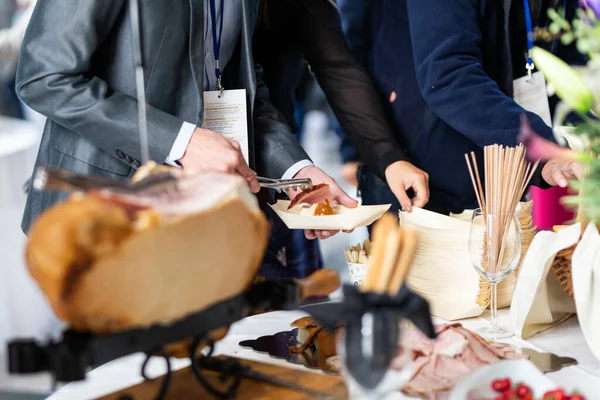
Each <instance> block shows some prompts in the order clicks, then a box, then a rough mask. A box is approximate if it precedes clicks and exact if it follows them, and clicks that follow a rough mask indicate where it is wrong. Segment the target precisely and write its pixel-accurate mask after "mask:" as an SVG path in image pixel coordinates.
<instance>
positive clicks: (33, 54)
mask: <svg viewBox="0 0 600 400" xmlns="http://www.w3.org/2000/svg"><path fill="white" fill-rule="evenodd" d="M126 4H127V3H126V1H125V0H102V1H97V0H44V1H41V2H39V3H38V5H37V7H36V9H35V10H34V12H33V15H32V18H31V24H30V27H29V29H28V30H27V33H26V34H25V40H24V42H23V46H22V49H21V55H20V59H19V66H18V70H17V91H18V94H19V96H20V97H21V99H22V100H23V101H24V102H25V103H26V104H27V105H29V106H30V107H31V108H33V109H34V110H36V111H37V112H39V113H40V114H43V115H45V116H47V117H48V118H50V119H52V120H53V121H55V122H56V123H58V124H60V125H62V126H64V127H66V128H67V129H70V130H72V131H73V132H76V133H78V134H80V135H82V136H84V137H85V138H86V139H88V140H89V141H91V142H92V143H93V144H94V145H95V146H97V147H98V148H100V149H102V150H104V151H106V152H107V153H108V154H111V155H113V156H115V159H119V158H117V156H116V154H117V150H119V151H120V152H122V153H125V154H127V155H129V156H130V157H131V158H133V159H137V160H140V159H141V150H140V139H139V133H138V124H137V100H136V99H135V98H134V97H132V96H129V95H127V94H125V93H122V92H119V91H115V90H113V89H112V88H110V87H109V86H108V85H107V83H106V82H105V81H103V80H101V79H99V78H97V77H94V76H90V75H89V74H88V73H89V71H90V67H91V66H90V63H91V59H92V56H93V54H94V52H95V50H96V49H97V47H98V46H99V45H100V44H101V43H102V42H104V41H105V40H106V38H107V37H108V35H110V34H111V33H112V32H113V29H112V28H113V26H114V24H115V22H116V20H117V17H118V16H119V15H120V14H121V13H122V12H124V10H123V7H125V5H126ZM67 16H68V17H67ZM132 62H133V61H132ZM184 122H185V121H183V120H181V119H180V118H177V117H175V116H173V115H170V114H168V113H166V112H163V111H161V110H159V109H157V108H154V107H152V106H148V107H147V123H148V144H149V154H150V159H151V160H154V161H156V162H158V163H161V164H162V163H163V162H165V161H166V160H167V158H168V156H169V153H170V152H171V149H172V147H173V143H174V142H175V139H176V137H177V135H178V134H179V133H180V131H185V128H184ZM188 131H189V129H188Z"/></svg>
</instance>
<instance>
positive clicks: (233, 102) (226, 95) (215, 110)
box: [202, 89, 249, 163]
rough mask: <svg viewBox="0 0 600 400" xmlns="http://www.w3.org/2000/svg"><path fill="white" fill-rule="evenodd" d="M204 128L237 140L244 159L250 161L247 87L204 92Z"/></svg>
mask: <svg viewBox="0 0 600 400" xmlns="http://www.w3.org/2000/svg"><path fill="white" fill-rule="evenodd" d="M202 128H204V129H210V130H211V131H215V132H217V133H220V134H221V135H223V136H225V137H226V138H228V139H232V140H235V141H237V142H238V143H239V144H240V146H241V148H242V154H243V155H244V160H246V163H248V162H249V157H248V116H247V109H246V89H237V90H224V91H223V92H221V91H219V90H216V91H210V92H204V119H203V121H202Z"/></svg>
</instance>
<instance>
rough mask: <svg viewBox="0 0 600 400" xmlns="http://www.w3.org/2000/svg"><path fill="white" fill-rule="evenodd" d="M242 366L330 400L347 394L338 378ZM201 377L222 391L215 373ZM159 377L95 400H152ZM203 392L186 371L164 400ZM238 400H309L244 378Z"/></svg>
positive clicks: (178, 374) (251, 363)
mask: <svg viewBox="0 0 600 400" xmlns="http://www.w3.org/2000/svg"><path fill="white" fill-rule="evenodd" d="M240 361H241V362H242V363H243V364H244V365H248V366H250V367H252V369H253V370H255V371H257V372H262V373H265V374H268V375H270V376H273V377H277V378H280V379H284V380H286V381H288V382H296V383H298V384H300V385H302V386H306V387H309V388H311V389H313V390H317V391H319V392H323V393H327V394H328V395H330V396H332V398H333V399H340V400H342V399H344V400H345V399H347V398H348V392H347V390H346V386H345V384H344V381H343V379H342V378H340V377H338V376H331V375H324V374H317V373H313V372H309V371H302V370H297V369H291V368H283V367H279V366H275V365H270V364H264V363H259V362H255V361H246V360H240ZM203 374H204V376H206V378H207V379H208V380H209V381H210V382H211V383H212V384H213V385H214V386H215V387H218V388H222V387H223V386H222V384H221V383H220V382H219V378H218V374H217V373H214V372H211V371H203ZM161 379H162V377H160V378H158V379H156V380H153V381H147V382H143V383H140V384H139V385H136V386H132V387H129V388H127V389H123V390H121V391H119V392H116V393H113V394H110V395H108V396H105V397H102V398H100V399H98V400H120V399H128V400H145V399H153V398H155V397H156V395H157V394H158V390H159V388H160V384H161V382H162V381H161ZM212 398H214V397H213V396H212V395H210V394H209V393H208V392H207V391H206V389H204V387H203V386H202V385H201V384H200V383H199V382H198V381H197V380H196V378H195V377H194V375H193V374H192V370H191V369H190V368H184V369H181V370H178V371H174V372H173V373H172V377H171V384H170V387H169V390H168V392H167V395H166V397H165V400H175V399H212ZM237 398H239V399H258V400H260V399H286V400H308V399H312V398H313V397H312V396H311V395H309V394H307V393H304V392H299V391H295V390H291V389H287V388H283V387H280V386H274V385H271V384H268V383H265V382H262V381H255V380H250V379H244V380H243V381H242V383H241V384H240V387H239V389H238V396H237Z"/></svg>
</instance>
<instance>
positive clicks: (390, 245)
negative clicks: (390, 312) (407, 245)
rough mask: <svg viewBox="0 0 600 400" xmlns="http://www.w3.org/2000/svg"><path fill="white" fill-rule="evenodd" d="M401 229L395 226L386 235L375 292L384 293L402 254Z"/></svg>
mask: <svg viewBox="0 0 600 400" xmlns="http://www.w3.org/2000/svg"><path fill="white" fill-rule="evenodd" d="M402 250H403V249H402V231H401V230H400V229H399V228H398V226H396V227H395V228H394V229H392V230H391V231H390V233H389V234H388V237H387V246H386V248H385V257H384V259H383V263H382V265H381V271H380V273H379V277H378V279H377V293H382V294H383V293H386V292H387V288H388V286H389V283H390V279H392V276H394V272H395V270H396V266H397V265H398V259H399V258H400V254H402Z"/></svg>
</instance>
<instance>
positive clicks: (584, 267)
mask: <svg viewBox="0 0 600 400" xmlns="http://www.w3.org/2000/svg"><path fill="white" fill-rule="evenodd" d="M571 264H572V267H571V268H572V272H571V273H572V278H573V293H574V296H575V306H576V307H577V318H578V319H579V325H580V326H581V330H582V331H583V336H584V337H585V340H586V342H587V344H588V346H589V347H590V350H591V351H592V354H593V355H594V356H595V357H596V358H597V359H598V360H600V234H598V228H597V227H596V226H595V225H594V224H589V225H588V227H587V229H586V230H585V232H584V234H583V237H582V238H581V242H579V245H577V248H576V249H575V252H574V253H573V259H572V261H571ZM596 295H597V296H596Z"/></svg>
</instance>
